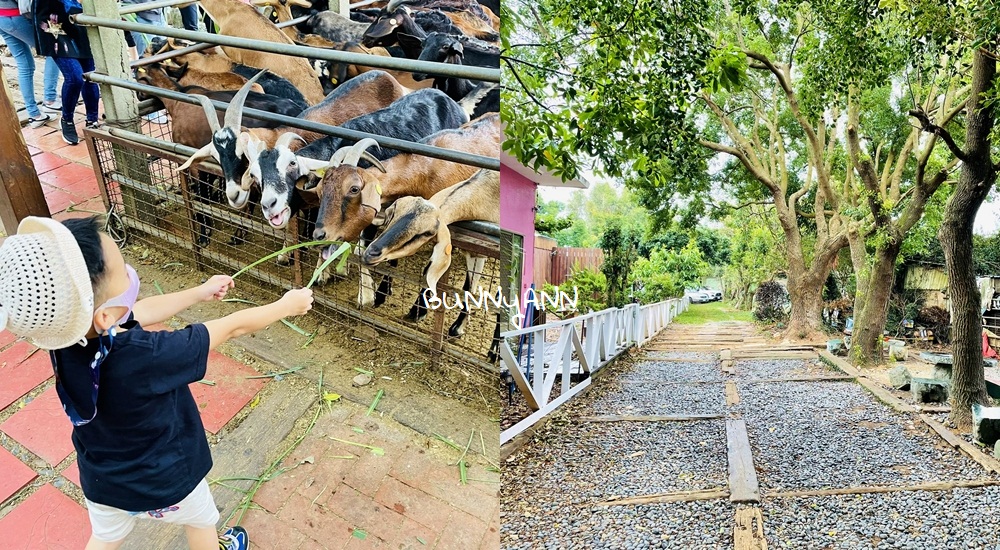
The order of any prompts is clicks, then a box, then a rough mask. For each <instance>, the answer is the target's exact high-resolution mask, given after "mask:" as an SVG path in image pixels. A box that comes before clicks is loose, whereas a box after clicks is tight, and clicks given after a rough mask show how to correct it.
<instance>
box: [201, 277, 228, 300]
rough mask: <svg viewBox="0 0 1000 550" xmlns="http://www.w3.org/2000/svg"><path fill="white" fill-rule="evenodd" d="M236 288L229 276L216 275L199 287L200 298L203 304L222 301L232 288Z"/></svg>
mask: <svg viewBox="0 0 1000 550" xmlns="http://www.w3.org/2000/svg"><path fill="white" fill-rule="evenodd" d="M235 286H236V283H234V282H233V278H232V277H230V276H229V275H214V276H212V278H211V279H209V280H207V281H205V283H204V284H202V285H201V286H199V287H198V297H199V299H200V300H201V301H202V302H211V301H212V300H221V299H223V298H225V297H226V293H227V292H229V289H230V288H233V287H235Z"/></svg>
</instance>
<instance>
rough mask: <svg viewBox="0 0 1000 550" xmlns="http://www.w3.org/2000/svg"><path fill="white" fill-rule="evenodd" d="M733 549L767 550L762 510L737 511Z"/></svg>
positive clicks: (742, 509)
mask: <svg viewBox="0 0 1000 550" xmlns="http://www.w3.org/2000/svg"><path fill="white" fill-rule="evenodd" d="M733 548H734V549H735V550H767V539H765V538H764V518H763V517H761V514H760V508H739V509H737V510H736V525H735V526H734V527H733Z"/></svg>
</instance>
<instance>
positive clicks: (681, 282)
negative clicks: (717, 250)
mask: <svg viewBox="0 0 1000 550" xmlns="http://www.w3.org/2000/svg"><path fill="white" fill-rule="evenodd" d="M708 270H709V265H708V263H707V262H706V261H705V259H704V257H703V256H702V253H701V250H700V249H699V247H698V246H697V245H696V244H695V243H694V242H693V241H692V242H689V243H688V245H687V246H685V247H684V248H682V249H680V250H667V249H664V248H657V249H655V250H653V251H652V252H650V254H649V258H639V259H638V260H636V262H635V265H634V266H633V268H632V272H631V274H630V276H629V284H630V285H631V287H632V288H633V289H634V291H635V296H636V297H638V298H639V301H640V302H642V303H644V304H650V303H654V302H659V301H661V300H666V299H667V298H675V297H678V296H682V295H683V294H684V289H685V288H690V287H694V286H699V285H700V284H701V281H702V279H703V278H704V277H705V276H706V275H707V274H708Z"/></svg>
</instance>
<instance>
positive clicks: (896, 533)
mask: <svg viewBox="0 0 1000 550" xmlns="http://www.w3.org/2000/svg"><path fill="white" fill-rule="evenodd" d="M997 502H1000V488H998V487H986V488H981V489H955V490H952V491H915V492H901V493H884V494H869V495H845V496H829V497H808V498H796V499H778V500H773V501H766V502H765V503H764V507H763V514H764V532H765V535H766V537H767V542H768V546H769V547H771V548H790V549H795V550H800V549H804V548H824V549H825V548H830V549H838V550H840V549H843V550H862V549H876V548H877V549H883V548H903V549H907V550H917V549H920V550H923V549H927V550H939V549H942V550H943V549H959V548H977V549H990V550H992V549H994V548H996V547H997V544H998V539H997V532H998V531H1000V515H998V514H997V513H996V503H997Z"/></svg>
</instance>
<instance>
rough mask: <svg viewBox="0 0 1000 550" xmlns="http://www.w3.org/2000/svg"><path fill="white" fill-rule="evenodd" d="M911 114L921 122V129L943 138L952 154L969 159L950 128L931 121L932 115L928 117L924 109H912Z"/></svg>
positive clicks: (959, 158)
mask: <svg viewBox="0 0 1000 550" xmlns="http://www.w3.org/2000/svg"><path fill="white" fill-rule="evenodd" d="M909 115H910V116H912V117H913V118H915V119H917V120H918V121H919V122H920V129H921V130H923V131H925V132H927V133H930V134H934V135H935V136H938V137H940V138H941V139H942V140H944V142H945V144H946V145H947V146H948V149H949V150H951V154H953V155H955V157H956V158H957V159H958V160H960V161H962V162H967V161H968V159H969V155H967V154H966V153H965V151H963V150H962V148H961V147H959V146H958V144H957V143H955V139H954V138H953V137H951V133H949V132H948V130H945V129H944V128H942V127H940V126H938V125H937V124H934V123H933V122H931V119H930V117H928V116H927V113H925V112H924V111H923V110H922V109H910V112H909Z"/></svg>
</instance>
